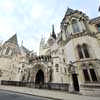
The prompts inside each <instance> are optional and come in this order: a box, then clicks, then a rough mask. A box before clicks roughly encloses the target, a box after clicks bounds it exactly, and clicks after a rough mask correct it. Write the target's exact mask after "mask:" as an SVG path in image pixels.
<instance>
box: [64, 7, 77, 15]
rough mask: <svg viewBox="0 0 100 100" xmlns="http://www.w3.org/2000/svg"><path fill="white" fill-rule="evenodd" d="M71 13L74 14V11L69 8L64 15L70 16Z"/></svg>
mask: <svg viewBox="0 0 100 100" xmlns="http://www.w3.org/2000/svg"><path fill="white" fill-rule="evenodd" d="M73 12H75V10H73V9H71V8H68V9H67V12H66V14H65V15H70V14H72V13H73Z"/></svg>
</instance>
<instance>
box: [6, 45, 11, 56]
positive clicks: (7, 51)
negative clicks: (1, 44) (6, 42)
mask: <svg viewBox="0 0 100 100" xmlns="http://www.w3.org/2000/svg"><path fill="white" fill-rule="evenodd" d="M9 50H10V48H9V47H8V48H7V50H6V53H5V54H6V55H8V53H9Z"/></svg>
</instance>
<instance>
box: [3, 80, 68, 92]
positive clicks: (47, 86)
mask: <svg viewBox="0 0 100 100" xmlns="http://www.w3.org/2000/svg"><path fill="white" fill-rule="evenodd" d="M1 85H8V86H18V87H29V88H39V89H49V90H62V91H68V89H69V84H68V83H65V84H64V83H43V84H37V83H35V82H25V81H6V80H1Z"/></svg>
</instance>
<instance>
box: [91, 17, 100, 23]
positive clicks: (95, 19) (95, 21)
mask: <svg viewBox="0 0 100 100" xmlns="http://www.w3.org/2000/svg"><path fill="white" fill-rule="evenodd" d="M90 23H94V24H99V23H100V16H99V17H96V18H93V19H91V20H90Z"/></svg>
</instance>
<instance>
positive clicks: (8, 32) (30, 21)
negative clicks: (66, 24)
mask: <svg viewBox="0 0 100 100" xmlns="http://www.w3.org/2000/svg"><path fill="white" fill-rule="evenodd" d="M99 4H100V0H0V41H2V40H3V41H5V40H7V39H9V38H10V37H11V36H12V35H13V34H15V33H16V32H17V36H18V43H19V45H20V44H21V41H22V40H23V45H24V46H25V47H26V48H28V49H30V50H32V49H33V50H34V51H38V49H39V42H40V40H41V36H42V35H43V36H44V37H45V38H46V39H47V38H48V37H49V35H50V32H51V28H52V24H54V25H55V32H56V33H58V32H59V31H60V22H61V20H62V18H63V17H64V15H65V12H66V10H67V8H68V7H70V8H72V9H77V10H81V11H83V12H85V13H86V14H87V15H88V16H89V17H90V18H93V17H97V16H98V15H99V12H98V6H99Z"/></svg>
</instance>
